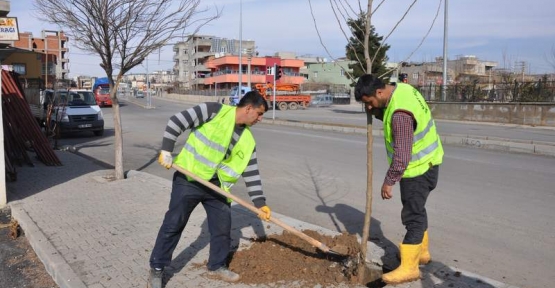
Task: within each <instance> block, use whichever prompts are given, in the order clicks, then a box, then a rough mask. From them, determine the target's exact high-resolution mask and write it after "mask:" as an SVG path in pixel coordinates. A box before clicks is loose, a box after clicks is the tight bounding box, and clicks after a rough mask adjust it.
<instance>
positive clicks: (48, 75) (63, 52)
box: [12, 30, 69, 85]
mask: <svg viewBox="0 0 555 288" xmlns="http://www.w3.org/2000/svg"><path fill="white" fill-rule="evenodd" d="M41 36H42V37H40V38H39V37H34V36H33V34H32V33H31V32H22V33H19V40H18V41H13V43H12V47H16V48H20V49H24V50H29V51H34V52H40V53H43V54H44V56H43V67H42V71H43V78H44V79H45V80H46V81H45V82H47V83H48V85H50V84H51V83H53V82H54V81H55V80H63V79H67V75H68V74H69V59H68V58H67V57H68V52H69V49H68V48H67V47H68V40H69V39H68V37H67V36H66V35H65V34H64V32H63V31H52V30H42V32H41Z"/></svg>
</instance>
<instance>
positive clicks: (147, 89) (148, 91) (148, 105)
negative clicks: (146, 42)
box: [146, 55, 150, 108]
mask: <svg viewBox="0 0 555 288" xmlns="http://www.w3.org/2000/svg"><path fill="white" fill-rule="evenodd" d="M146 105H147V107H148V108H150V76H149V75H148V55H147V56H146Z"/></svg>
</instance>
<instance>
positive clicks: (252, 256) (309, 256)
mask: <svg viewBox="0 0 555 288" xmlns="http://www.w3.org/2000/svg"><path fill="white" fill-rule="evenodd" d="M303 233H305V234H307V235H308V236H310V237H312V238H314V239H316V240H318V241H320V242H322V243H324V244H325V245H326V246H328V247H330V248H331V249H332V250H334V251H336V250H335V249H334V247H337V248H341V249H340V250H341V253H342V254H346V255H348V257H336V256H332V255H330V254H328V253H324V252H322V251H320V250H318V249H316V248H314V247H312V246H311V245H310V244H309V243H307V242H306V241H304V240H302V239H301V238H299V237H298V236H295V235H294V234H291V233H289V232H287V231H285V232H283V234H281V235H270V236H268V237H267V238H264V239H251V240H252V241H253V243H252V245H250V247H249V248H247V249H241V250H239V251H237V252H236V253H235V254H234V255H233V257H232V259H231V262H230V264H229V267H230V269H231V270H232V271H234V272H236V273H239V275H241V280H240V281H241V282H243V283H246V284H271V283H291V282H297V283H302V286H308V285H312V286H313V285H318V284H319V285H321V286H324V287H325V286H336V285H340V284H343V285H344V284H356V283H358V279H357V278H358V277H357V268H358V265H357V263H358V262H359V261H358V257H359V255H360V253H359V252H360V244H359V243H358V241H357V238H356V236H355V235H351V234H341V235H337V236H334V237H331V236H326V235H321V234H319V233H318V232H316V231H313V230H304V231H303ZM338 250H339V249H338ZM337 252H339V251H337ZM370 274H372V273H370V272H369V270H368V269H367V273H366V277H365V278H367V279H368V282H370V281H372V279H371V278H372V277H373V276H371V275H370ZM374 274H375V273H374ZM374 277H375V276H374Z"/></svg>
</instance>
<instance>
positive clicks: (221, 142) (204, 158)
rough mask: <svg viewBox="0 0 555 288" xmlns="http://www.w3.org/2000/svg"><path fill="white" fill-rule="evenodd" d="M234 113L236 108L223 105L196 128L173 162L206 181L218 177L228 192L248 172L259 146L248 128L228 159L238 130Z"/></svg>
mask: <svg viewBox="0 0 555 288" xmlns="http://www.w3.org/2000/svg"><path fill="white" fill-rule="evenodd" d="M235 113H236V108H235V107H232V106H229V105H222V108H221V109H220V111H219V112H218V114H216V116H215V117H214V119H212V120H210V121H208V122H205V123H204V124H202V125H201V126H199V127H196V128H193V130H192V131H191V133H190V134H189V138H188V139H187V142H186V143H185V146H184V147H183V149H182V150H181V152H180V153H179V155H177V157H176V158H175V161H174V163H175V164H176V165H178V166H180V167H182V168H184V169H186V170H188V171H191V172H193V173H194V174H196V175H197V176H199V177H200V178H202V179H204V180H210V179H211V178H212V177H213V176H214V174H216V175H217V177H218V179H219V180H220V183H221V187H222V189H223V190H225V191H227V192H229V191H230V189H231V186H233V184H235V183H236V182H237V180H238V179H239V177H241V174H243V171H245V168H246V167H247V165H248V163H249V160H250V158H251V156H252V153H253V151H254V148H255V145H256V143H255V141H254V137H253V136H252V133H251V131H250V129H249V127H245V130H244V131H243V133H242V134H241V137H240V138H239V140H238V141H237V143H236V144H235V146H233V148H232V150H231V154H230V156H229V157H227V158H225V155H226V152H227V149H228V147H229V144H230V143H231V137H232V136H233V132H234V131H235ZM187 179H188V180H189V181H191V180H192V179H191V178H189V177H187ZM230 202H231V201H230Z"/></svg>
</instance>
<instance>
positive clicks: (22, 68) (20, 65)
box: [12, 63, 27, 75]
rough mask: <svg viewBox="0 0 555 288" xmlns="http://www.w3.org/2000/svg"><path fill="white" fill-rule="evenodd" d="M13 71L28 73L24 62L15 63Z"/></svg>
mask: <svg viewBox="0 0 555 288" xmlns="http://www.w3.org/2000/svg"><path fill="white" fill-rule="evenodd" d="M12 66H13V71H14V72H15V73H17V74H19V75H26V74H27V67H26V66H25V64H23V63H13V64H12Z"/></svg>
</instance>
